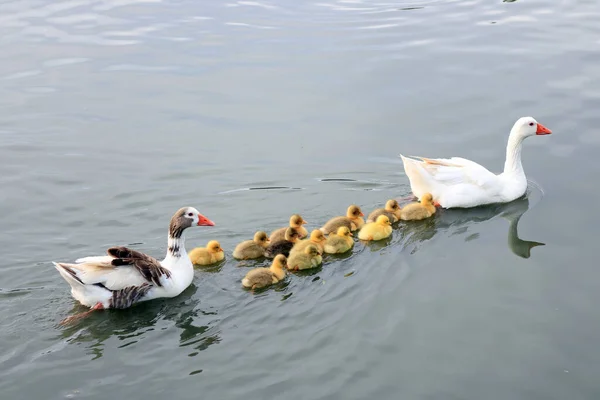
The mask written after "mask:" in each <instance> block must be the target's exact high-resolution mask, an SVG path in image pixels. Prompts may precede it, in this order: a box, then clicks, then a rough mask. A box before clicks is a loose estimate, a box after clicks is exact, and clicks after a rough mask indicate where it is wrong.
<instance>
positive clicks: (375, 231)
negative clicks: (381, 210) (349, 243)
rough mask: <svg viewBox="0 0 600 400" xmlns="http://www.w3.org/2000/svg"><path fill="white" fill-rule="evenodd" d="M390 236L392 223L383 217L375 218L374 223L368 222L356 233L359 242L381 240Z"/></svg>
mask: <svg viewBox="0 0 600 400" xmlns="http://www.w3.org/2000/svg"><path fill="white" fill-rule="evenodd" d="M391 234H392V223H391V222H390V219H389V218H388V217H386V216H385V215H380V216H379V217H377V219H376V220H375V222H369V223H368V224H365V226H363V227H362V229H361V230H360V232H358V238H359V239H360V240H381V239H385V238H388V237H390V235H391Z"/></svg>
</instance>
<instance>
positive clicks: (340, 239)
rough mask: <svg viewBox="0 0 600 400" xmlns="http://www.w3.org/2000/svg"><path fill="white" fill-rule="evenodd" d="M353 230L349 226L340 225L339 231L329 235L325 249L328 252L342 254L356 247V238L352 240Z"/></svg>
mask: <svg viewBox="0 0 600 400" xmlns="http://www.w3.org/2000/svg"><path fill="white" fill-rule="evenodd" d="M352 236H354V235H352V232H350V229H348V227H347V226H340V227H339V228H338V230H337V233H331V234H330V235H329V236H328V237H327V241H326V242H325V245H324V246H323V250H324V251H325V253H328V254H341V253H345V252H347V251H348V250H350V249H351V248H352V247H354V240H352Z"/></svg>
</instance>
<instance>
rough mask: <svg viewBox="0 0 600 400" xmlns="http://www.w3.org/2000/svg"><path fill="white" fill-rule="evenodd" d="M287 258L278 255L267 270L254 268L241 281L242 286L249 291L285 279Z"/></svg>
mask: <svg viewBox="0 0 600 400" xmlns="http://www.w3.org/2000/svg"><path fill="white" fill-rule="evenodd" d="M286 267H287V258H286V257H285V256H284V255H283V254H278V255H277V257H275V259H274V260H273V263H272V264H271V266H270V267H269V268H264V267H263V268H254V269H252V270H250V271H248V273H247V274H246V276H245V277H244V279H242V286H243V287H246V288H250V289H261V288H264V287H266V286H269V285H273V284H275V283H277V282H279V281H281V280H283V279H284V278H285V268H286Z"/></svg>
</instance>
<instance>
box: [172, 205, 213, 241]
mask: <svg viewBox="0 0 600 400" xmlns="http://www.w3.org/2000/svg"><path fill="white" fill-rule="evenodd" d="M192 226H215V223H214V222H212V221H211V220H210V219H208V218H206V217H205V216H204V215H202V214H200V212H199V211H198V210H196V209H195V208H194V207H182V208H180V209H179V210H177V212H176V213H175V214H173V217H171V222H170V224H169V235H170V236H171V237H173V238H178V237H181V235H182V233H183V231H184V230H185V229H187V228H190V227H192Z"/></svg>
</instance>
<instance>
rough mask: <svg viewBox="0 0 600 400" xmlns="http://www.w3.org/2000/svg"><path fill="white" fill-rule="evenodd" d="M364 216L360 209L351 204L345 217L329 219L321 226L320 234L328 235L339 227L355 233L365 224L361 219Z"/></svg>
mask: <svg viewBox="0 0 600 400" xmlns="http://www.w3.org/2000/svg"><path fill="white" fill-rule="evenodd" d="M364 215H365V214H363V212H362V211H361V209H360V207H359V206H357V205H354V204H353V205H351V206H350V207H348V209H347V210H346V216H345V217H333V218H331V219H330V220H329V221H327V223H326V224H325V225H323V227H322V228H321V232H323V233H324V234H326V235H328V234H330V233H331V232H336V231H337V230H338V228H339V227H340V226H347V227H348V229H350V230H351V231H355V230H357V229H359V228H361V227H362V226H363V225H364V224H365V220H364V219H362V217H363V216H364Z"/></svg>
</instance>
